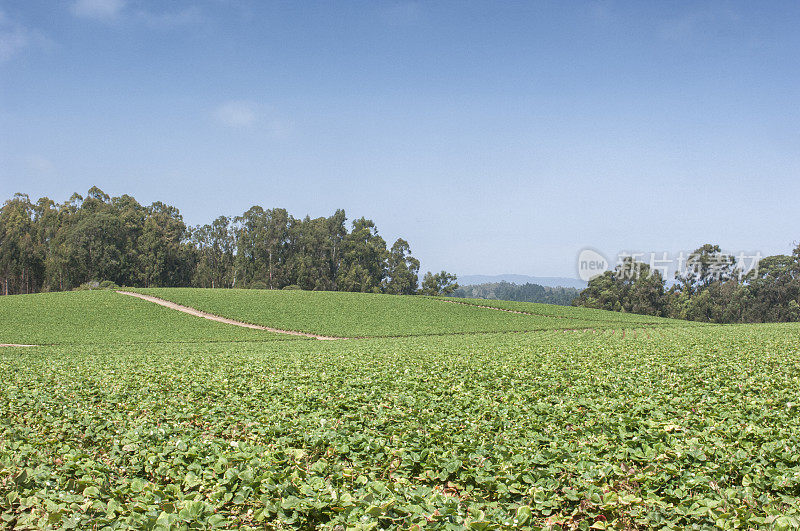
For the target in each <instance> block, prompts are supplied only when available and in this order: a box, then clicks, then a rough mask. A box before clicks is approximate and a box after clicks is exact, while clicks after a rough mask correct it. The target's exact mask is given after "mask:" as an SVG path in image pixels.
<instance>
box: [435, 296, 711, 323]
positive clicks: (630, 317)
mask: <svg viewBox="0 0 800 531" xmlns="http://www.w3.org/2000/svg"><path fill="white" fill-rule="evenodd" d="M443 298H444V299H446V300H451V301H455V302H461V303H463V304H473V305H476V306H491V307H492V308H500V309H503V310H514V311H519V312H527V313H532V314H536V315H552V316H559V317H564V318H569V319H578V320H582V321H598V322H603V323H618V324H620V325H624V326H637V325H667V326H696V325H700V324H703V323H697V322H694V321H683V320H678V319H666V318H663V317H653V316H651V315H638V314H635V313H622V312H610V311H607V310H597V309H595V308H576V307H573V306H559V305H556V304H541V303H537V302H520V301H499V300H490V299H464V298H459V297H443Z"/></svg>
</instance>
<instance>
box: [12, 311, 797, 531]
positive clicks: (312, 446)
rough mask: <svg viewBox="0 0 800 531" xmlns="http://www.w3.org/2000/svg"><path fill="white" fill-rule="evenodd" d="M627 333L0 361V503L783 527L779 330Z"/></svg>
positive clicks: (239, 514) (208, 348)
mask: <svg viewBox="0 0 800 531" xmlns="http://www.w3.org/2000/svg"><path fill="white" fill-rule="evenodd" d="M86 296H88V295H86ZM639 332H640V333H639V334H638V336H637V337H636V338H634V337H633V335H632V334H628V335H627V336H626V337H624V338H623V337H622V336H621V334H620V332H619V331H616V332H615V333H614V334H612V333H611V330H601V331H597V332H595V333H592V332H567V333H565V332H545V333H535V334H517V335H513V336H510V335H503V334H492V335H481V336H450V337H418V338H405V339H372V340H363V341H341V342H315V341H296V342H295V341H292V342H268V343H260V344H248V343H240V344H236V345H231V344H221V343H217V344H207V345H200V344H192V345H189V344H186V345H149V346H146V345H126V346H121V347H119V348H116V349H109V348H107V347H98V346H86V347H82V346H70V347H48V348H43V349H36V350H29V351H25V350H22V351H8V350H7V351H0V378H2V379H3V381H4V385H3V386H2V387H0V468H1V469H2V473H3V475H4V476H5V477H9V478H14V479H13V481H9V482H3V483H2V486H0V495H2V496H0V512H2V513H3V514H5V515H13V514H16V515H17V517H21V518H23V519H24V518H25V517H26V516H25V515H28V514H32V515H33V517H32V519H31V520H29V521H25V520H22V522H21V523H22V524H24V525H23V526H25V525H27V527H28V528H38V527H42V526H43V525H44V524H43V523H42V522H43V521H42V520H38V518H41V517H44V516H45V515H46V514H48V512H49V514H50V517H51V520H50V521H49V525H52V526H54V527H60V526H61V524H62V523H63V522H64V521H65V520H66V519H67V518H71V519H73V520H70V521H71V522H72V523H73V524H75V525H77V527H78V528H91V527H93V526H94V527H103V526H104V525H107V524H108V525H112V524H113V525H129V526H130V527H138V528H143V527H147V526H151V527H152V526H153V525H154V524H155V521H156V519H157V518H161V519H162V520H161V521H162V522H170V521H172V522H173V523H179V522H181V521H183V522H187V521H195V522H197V523H198V524H199V525H201V526H202V525H206V524H208V523H213V524H217V525H224V526H230V527H240V526H243V525H252V526H254V527H261V526H262V525H263V522H261V521H260V520H259V518H262V517H263V518H264V519H266V520H267V521H271V522H273V523H276V522H279V521H282V522H283V523H284V524H283V525H284V526H285V527H295V528H311V527H315V526H318V525H324V524H327V525H328V527H326V528H327V529H331V528H333V527H334V524H341V525H342V526H343V527H345V528H350V527H352V526H355V525H358V524H367V523H377V524H378V528H406V529H407V528H409V527H411V525H412V524H415V523H420V524H423V525H425V524H427V525H425V527H424V528H425V529H441V528H443V527H444V526H445V524H446V523H447V521H449V522H450V524H449V525H450V526H451V527H450V528H460V527H468V526H469V522H468V521H466V520H465V519H467V518H472V519H473V520H476V519H480V514H481V513H479V512H478V511H483V513H482V514H483V519H484V520H486V521H488V522H495V523H501V524H502V523H504V522H510V521H511V520H512V519H513V518H515V517H516V516H517V515H519V514H521V513H519V512H517V507H518V506H520V505H529V506H530V511H531V514H532V517H533V522H532V523H534V524H535V525H538V526H541V525H544V523H545V521H546V519H547V518H551V520H550V521H551V522H552V521H561V522H563V523H564V526H565V527H567V528H571V527H572V526H573V525H574V524H576V522H577V521H579V520H581V519H583V520H584V523H585V524H587V525H588V524H591V523H592V522H594V521H595V515H597V514H602V515H603V517H604V518H606V519H607V521H608V523H609V524H611V525H612V527H615V528H622V527H628V528H655V527H664V526H667V525H670V524H671V525H673V526H675V527H677V528H686V527H688V526H690V525H695V526H697V527H698V528H714V527H715V526H717V525H719V522H722V523H723V524H725V525H731V526H733V525H739V526H740V527H742V528H748V527H749V528H765V527H769V520H767V518H768V515H769V514H770V513H774V514H777V515H781V514H784V515H789V516H791V515H792V513H794V514H795V515H796V514H797V510H798V507H800V491H798V485H800V477H799V476H798V471H799V470H800V457H798V448H800V408H798V407H797V402H798V397H797V374H798V367H800V347H798V345H800V326H797V325H768V326H758V325H752V326H729V327H700V328H657V329H648V330H644V331H643V330H640V331H639ZM642 332H644V333H642ZM648 335H649V337H648ZM154 375H160V376H159V377H157V378H154V377H153V376H154ZM24 469H27V472H24V473H23V470H24ZM17 495H18V496H21V497H22V498H21V499H24V500H25V501H24V503H22V504H20V502H19V500H20V498H14V497H13V496H17ZM12 499H15V500H17V501H16V502H14V503H15V505H13V509H12V508H11V507H12V505H10V504H8V503H6V501H5V500H12ZM109 502H113V507H114V508H113V509H112V504H111V503H109ZM434 514H437V515H448V516H431V515H434ZM20 515H22V516H20ZM523 516H524V515H523ZM429 519H430V520H429ZM623 520H624V521H623ZM615 521H616V524H613V522H615ZM626 522H627V523H626ZM18 523H20V521H18Z"/></svg>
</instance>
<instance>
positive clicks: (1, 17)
mask: <svg viewBox="0 0 800 531" xmlns="http://www.w3.org/2000/svg"><path fill="white" fill-rule="evenodd" d="M48 42H49V40H48V39H47V38H46V37H45V36H44V35H42V34H41V33H40V32H39V31H37V30H33V29H30V28H28V27H26V26H24V25H22V24H20V23H19V22H16V21H14V20H11V19H10V18H9V17H8V15H6V14H5V12H3V11H2V10H0V63H3V62H5V61H8V60H9V59H11V58H12V57H14V56H15V55H17V54H19V53H20V52H22V50H24V49H25V48H28V47H30V46H35V45H38V46H44V45H46V44H47V43H48Z"/></svg>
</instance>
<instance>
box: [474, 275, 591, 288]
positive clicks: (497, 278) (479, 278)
mask: <svg viewBox="0 0 800 531" xmlns="http://www.w3.org/2000/svg"><path fill="white" fill-rule="evenodd" d="M490 282H508V283H510V284H518V285H522V284H526V283H530V284H539V285H540V286H548V287H551V288H556V287H562V288H575V289H585V288H586V285H587V284H586V282H584V281H583V280H580V279H577V278H568V277H531V276H528V275H463V276H462V275H459V276H458V283H459V285H461V286H471V285H474V284H488V283H490Z"/></svg>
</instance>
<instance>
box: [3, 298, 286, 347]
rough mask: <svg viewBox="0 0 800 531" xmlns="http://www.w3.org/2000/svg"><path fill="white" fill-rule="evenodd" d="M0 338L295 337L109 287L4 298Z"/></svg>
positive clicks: (30, 341) (28, 341) (60, 340)
mask: <svg viewBox="0 0 800 531" xmlns="http://www.w3.org/2000/svg"><path fill="white" fill-rule="evenodd" d="M0 323H2V326H0V343H22V344H35V345H53V344H80V345H87V344H107V345H110V344H122V343H125V344H127V343H183V342H191V341H270V340H276V339H280V340H283V339H297V337H296V336H288V335H285V334H273V333H271V332H265V331H262V330H252V329H248V328H240V327H236V326H231V325H227V324H223V323H217V322H214V321H209V320H207V319H201V318H199V317H194V316H191V315H187V314H185V313H181V312H177V311H175V310H170V309H168V308H164V307H162V306H158V305H157V304H153V303H151V302H147V301H143V300H141V299H137V298H135V297H130V296H127V295H120V294H118V293H115V292H113V291H109V290H87V291H71V292H64V293H37V294H33V295H8V296H5V297H0Z"/></svg>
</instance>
